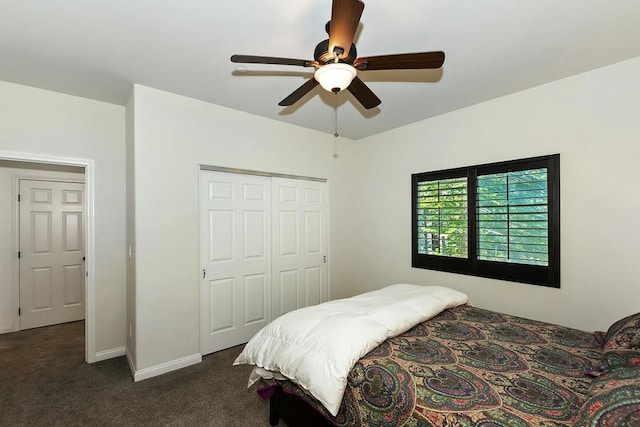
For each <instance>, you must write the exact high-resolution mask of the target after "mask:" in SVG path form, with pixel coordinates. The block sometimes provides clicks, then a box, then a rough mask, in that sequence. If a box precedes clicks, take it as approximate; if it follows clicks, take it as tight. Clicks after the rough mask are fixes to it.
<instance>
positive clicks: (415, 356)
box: [259, 305, 602, 427]
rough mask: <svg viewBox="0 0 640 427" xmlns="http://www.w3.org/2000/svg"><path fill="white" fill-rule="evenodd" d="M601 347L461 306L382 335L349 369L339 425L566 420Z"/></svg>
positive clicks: (567, 332) (566, 332)
mask: <svg viewBox="0 0 640 427" xmlns="http://www.w3.org/2000/svg"><path fill="white" fill-rule="evenodd" d="M601 355H602V350H601V347H600V345H599V343H598V342H597V341H596V339H595V338H594V336H593V335H592V334H590V333H587V332H582V331H578V330H575V329H571V328H567V327H563V326H557V325H552V324H548V323H543V322H537V321H533V320H526V319H522V318H519V317H515V316H509V315H505V314H499V313H496V312H492V311H488V310H483V309H479V308H475V307H471V306H468V305H464V306H460V307H456V308H452V309H448V310H446V311H444V312H442V313H440V314H439V315H438V316H436V317H434V318H432V319H430V320H428V321H426V322H424V323H421V324H418V325H417V326H415V327H414V328H412V329H410V330H409V331H407V332H405V333H404V334H402V335H400V336H397V337H395V338H392V339H389V340H387V341H385V342H384V343H383V344H381V345H380V346H379V347H377V348H375V349H374V350H372V351H371V352H370V353H368V354H367V355H366V356H365V357H363V358H362V359H360V360H359V361H358V363H357V364H356V365H355V366H354V368H353V369H352V370H351V372H350V374H349V378H348V386H347V389H346V391H345V395H344V399H343V401H342V406H341V407H340V411H339V413H338V415H337V416H336V417H335V418H334V417H332V416H331V415H330V414H329V413H328V412H327V411H326V409H324V408H323V407H322V405H320V404H319V403H317V402H315V401H314V399H313V398H311V397H310V396H308V395H307V394H305V393H304V392H303V391H302V390H301V389H300V388H298V387H296V386H295V385H294V384H292V383H290V382H279V383H276V382H275V381H273V380H271V381H264V380H263V381H262V382H261V384H260V386H259V389H260V390H261V391H263V392H264V391H266V390H268V389H270V388H272V387H274V386H279V387H282V390H283V391H285V392H287V393H291V394H295V395H297V396H299V397H301V398H302V399H304V400H305V401H307V402H308V403H309V404H311V405H312V406H313V407H314V408H315V409H316V410H317V411H318V412H321V413H323V414H324V415H325V417H326V418H327V419H328V420H330V421H331V422H332V423H334V424H335V425H338V426H350V427H355V426H367V427H368V426H425V427H426V426H458V427H465V426H483V427H489V426H523V427H524V426H531V425H535V426H540V427H543V426H545V427H546V426H570V425H573V423H574V421H575V419H576V417H577V413H578V410H579V409H580V407H581V406H582V403H583V402H584V401H585V400H586V398H587V395H588V393H589V385H590V383H591V380H592V378H590V377H589V376H587V375H585V371H587V370H590V369H592V368H595V367H598V366H599V365H600V358H601Z"/></svg>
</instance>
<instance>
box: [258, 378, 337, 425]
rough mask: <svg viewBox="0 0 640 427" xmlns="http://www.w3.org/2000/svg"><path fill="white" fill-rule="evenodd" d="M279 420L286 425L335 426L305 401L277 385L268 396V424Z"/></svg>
mask: <svg viewBox="0 0 640 427" xmlns="http://www.w3.org/2000/svg"><path fill="white" fill-rule="evenodd" d="M280 420H282V421H284V422H285V423H287V426H288V427H298V426H299V427H335V425H334V424H333V423H332V422H331V421H329V420H328V419H326V418H325V417H324V415H322V414H320V413H319V412H317V411H316V410H315V409H313V408H312V407H311V406H310V405H309V404H307V402H305V401H304V400H302V399H301V398H299V397H298V396H296V395H293V394H290V393H286V392H284V391H282V389H281V388H280V387H278V388H276V389H275V393H274V394H273V395H272V396H271V397H270V398H269V424H270V425H272V426H277V425H278V423H279V422H280Z"/></svg>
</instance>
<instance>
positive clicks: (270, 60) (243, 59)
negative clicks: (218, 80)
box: [231, 55, 319, 67]
mask: <svg viewBox="0 0 640 427" xmlns="http://www.w3.org/2000/svg"><path fill="white" fill-rule="evenodd" d="M231 62H239V63H241V64H273V65H299V66H300V67H315V66H316V65H319V64H318V63H317V62H316V61H307V60H306V59H292V58H278V57H274V56H254V55H233V56H231Z"/></svg>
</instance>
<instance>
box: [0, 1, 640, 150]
mask: <svg viewBox="0 0 640 427" xmlns="http://www.w3.org/2000/svg"><path fill="white" fill-rule="evenodd" d="M365 3H366V5H365V9H364V13H363V14H362V19H361V23H360V27H359V29H358V31H357V33H356V39H355V43H356V46H357V49H358V54H359V56H375V55H382V54H388V53H406V52H422V51H433V50H443V51H444V52H445V53H446V60H445V64H444V67H443V68H442V69H441V70H435V71H434V70H411V71H369V72H359V76H360V77H361V79H362V80H363V81H365V82H366V83H367V84H368V85H369V87H370V88H371V89H372V90H373V91H374V92H375V93H376V94H377V95H378V97H379V98H380V99H382V104H381V105H380V106H379V107H377V108H374V109H372V110H364V109H363V108H362V107H361V106H360V105H359V104H358V102H357V101H356V100H355V99H354V98H353V97H352V96H351V94H350V93H348V92H346V91H345V92H343V93H340V94H339V95H338V96H337V102H338V130H339V133H340V135H342V136H344V137H348V138H352V139H359V138H362V137H365V136H368V135H372V134H375V133H379V132H383V131H385V130H388V129H392V128H395V127H398V126H402V125H405V124H408V123H411V122H415V121H418V120H422V119H425V118H428V117H432V116H435V115H438V114H442V113H445V112H448V111H452V110H456V109H459V108H462V107H465V106H468V105H472V104H475V103H479V102H483V101H486V100H489V99H492V98H496V97H499V96H503V95H506V94H509V93H513V92H517V91H520V90H523V89H526V88H530V87H533V86H537V85H540V84H543V83H546V82H549V81H553V80H557V79H560V78H564V77H567V76H570V75H574V74H577V73H581V72H584V71H588V70H591V69H594V68H598V67H601V66H605V65H608V64H612V63H615V62H619V61H622V60H625V59H629V58H633V57H637V56H640V1H638V0H535V1H533V0H529V1H524V0H521V1H516V0H480V1H478V0H395V1H389V0H384V1H383V0H366V1H365ZM330 13H331V0H305V1H302V0H227V1H222V0H207V1H204V0H181V1H178V0H1V1H0V80H5V81H9V82H15V83H20V84H25V85H29V86H35V87H39V88H44V89H50V90H54V91H59V92H64V93H68V94H73V95H78V96H82V97H86V98H92V99H97V100H102V101H106V102H111V103H116V104H124V103H125V102H126V99H127V97H128V96H129V94H130V91H131V87H132V84H133V83H140V84H142V85H145V86H150V87H154V88H157V89H161V90H165V91H168V92H173V93H177V94H181V95H186V96H189V97H193V98H197V99H201V100H204V101H207V102H211V103H214V104H219V105H223V106H226V107H229V108H234V109H237V110H241V111H246V112H249V113H253V114H257V115H260V116H264V117H268V118H272V119H275V120H281V121H284V122H288V123H293V124H296V125H299V126H304V127H307V128H311V129H316V130H319V131H322V132H326V133H330V134H333V132H334V126H335V122H334V102H335V101H336V97H335V96H334V95H333V94H330V93H328V92H324V91H323V90H322V89H321V88H320V87H319V86H318V87H317V88H316V89H314V90H313V91H312V92H311V93H310V94H308V95H307V96H305V97H304V98H303V99H302V100H301V101H300V102H299V103H297V104H296V105H294V106H292V107H288V108H283V107H279V106H278V105H277V104H278V102H279V101H280V100H282V99H283V98H284V97H285V96H287V95H289V94H290V93H291V92H292V91H293V90H294V89H296V88H297V87H298V86H300V85H301V84H302V83H304V81H305V79H307V78H310V77H311V75H312V74H311V72H312V71H313V69H309V68H302V67H292V66H272V65H257V64H247V65H246V68H247V72H246V73H238V72H237V71H236V66H237V64H233V63H231V62H230V61H229V57H230V56H231V55H232V54H236V53H237V54H248V55H262V56H283V57H290V58H298V59H313V50H314V48H315V46H316V44H317V43H318V42H320V41H321V40H323V39H325V38H327V35H326V33H325V30H324V25H325V23H326V22H327V21H328V20H329V18H330Z"/></svg>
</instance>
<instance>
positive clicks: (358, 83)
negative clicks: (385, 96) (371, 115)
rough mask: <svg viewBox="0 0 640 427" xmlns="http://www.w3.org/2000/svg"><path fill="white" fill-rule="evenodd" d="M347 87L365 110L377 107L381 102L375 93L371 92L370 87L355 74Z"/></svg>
mask: <svg viewBox="0 0 640 427" xmlns="http://www.w3.org/2000/svg"><path fill="white" fill-rule="evenodd" d="M347 89H349V92H351V94H352V95H353V96H354V97H355V98H356V99H357V100H358V101H359V102H360V104H362V106H363V107H364V108H366V109H367V110H369V109H371V108H373V107H377V106H378V105H380V103H381V102H382V101H380V98H378V97H377V96H376V94H375V93H373V91H372V90H371V89H369V86H367V85H366V84H364V82H363V81H362V80H360V78H359V77H358V76H356V77H355V78H354V79H353V80H352V81H351V84H350V85H349V87H348V88H347Z"/></svg>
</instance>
